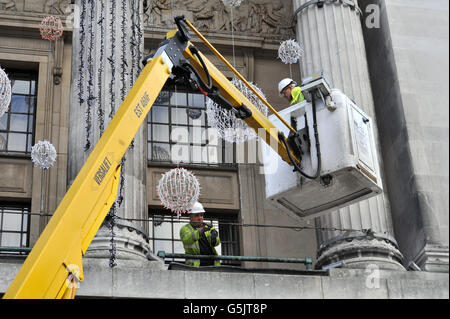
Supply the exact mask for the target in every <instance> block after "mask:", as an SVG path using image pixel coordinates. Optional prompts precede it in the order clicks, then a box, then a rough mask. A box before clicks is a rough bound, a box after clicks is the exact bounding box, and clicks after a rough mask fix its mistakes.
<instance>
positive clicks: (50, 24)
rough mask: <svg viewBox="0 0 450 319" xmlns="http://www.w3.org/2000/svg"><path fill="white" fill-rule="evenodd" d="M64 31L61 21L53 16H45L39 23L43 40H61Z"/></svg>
mask: <svg viewBox="0 0 450 319" xmlns="http://www.w3.org/2000/svg"><path fill="white" fill-rule="evenodd" d="M63 31H64V27H63V24H62V22H61V19H60V18H58V17H55V16H47V17H45V18H44V19H42V22H41V37H42V39H44V40H49V41H51V42H55V41H56V40H58V39H59V38H61V36H62V34H63Z"/></svg>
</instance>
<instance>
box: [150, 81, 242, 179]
mask: <svg viewBox="0 0 450 319" xmlns="http://www.w3.org/2000/svg"><path fill="white" fill-rule="evenodd" d="M161 92H162V93H167V92H170V97H169V99H168V101H166V102H160V103H158V99H157V100H156V101H155V103H154V105H153V107H167V114H168V115H167V117H168V121H167V122H157V121H154V117H153V112H154V111H155V109H154V108H153V107H152V109H151V110H150V112H149V114H148V116H147V147H148V151H147V160H148V165H149V166H150V165H151V166H155V165H156V166H173V165H177V163H175V162H173V161H171V160H158V159H155V158H154V157H153V150H154V146H160V145H165V146H168V147H169V157H170V152H171V151H172V147H173V146H174V145H179V146H188V147H189V162H184V161H183V162H181V163H180V164H181V165H183V167H190V168H212V169H224V170H233V171H236V170H237V164H236V147H235V145H234V144H231V143H228V144H229V145H227V143H226V142H225V141H223V140H221V139H220V137H219V136H217V140H218V145H211V146H208V145H209V144H208V142H209V141H203V140H202V143H201V144H196V143H194V141H192V140H191V136H192V134H193V129H194V128H199V129H200V130H201V131H202V135H203V133H204V131H205V130H208V129H210V128H211V126H209V122H208V119H207V115H206V100H205V97H204V96H203V95H202V94H200V93H195V92H191V91H189V90H187V89H186V88H183V87H177V88H176V89H175V88H174V86H168V85H166V86H165V87H164V89H163V90H162V91H161ZM174 93H176V94H184V95H185V97H186V103H185V104H187V105H184V104H183V105H181V104H180V105H173V104H172V102H171V100H172V96H173V94H174ZM191 94H192V95H197V96H202V97H203V100H204V102H205V103H204V105H203V106H189V97H190V95H191ZM189 109H201V110H202V112H203V114H202V116H203V117H204V123H201V126H194V123H193V120H192V119H191V118H189V116H187V114H186V116H185V118H186V120H187V122H186V124H179V123H178V122H179V121H176V122H177V123H176V122H175V121H174V118H173V112H174V110H181V111H182V112H183V111H186V112H187V110H189ZM202 122H203V121H202ZM153 125H159V126H166V127H168V130H169V132H168V134H169V136H168V141H158V140H156V139H155V137H154V134H153V131H152V132H150V130H153ZM174 128H186V129H187V130H188V133H189V141H188V143H180V142H174V141H172V139H171V134H172V132H173V129H174ZM205 142H206V143H205ZM230 146H231V147H230ZM194 147H201V148H202V150H203V149H204V147H216V148H217V152H218V159H217V163H214V162H210V159H209V152H207V156H208V158H207V160H208V162H193V161H192V150H193V149H194ZM230 151H231V152H232V154H231V156H230V154H229V153H227V152H230ZM227 157H232V162H231V163H227V162H226V159H227ZM230 159H231V158H230ZM202 160H203V159H202Z"/></svg>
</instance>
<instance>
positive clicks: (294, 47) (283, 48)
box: [278, 39, 303, 64]
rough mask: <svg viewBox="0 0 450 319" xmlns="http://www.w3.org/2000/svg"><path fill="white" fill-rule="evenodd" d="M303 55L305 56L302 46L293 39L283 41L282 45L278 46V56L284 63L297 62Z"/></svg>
mask: <svg viewBox="0 0 450 319" xmlns="http://www.w3.org/2000/svg"><path fill="white" fill-rule="evenodd" d="M302 56H303V48H302V46H301V45H300V44H299V43H298V42H297V41H295V40H293V39H290V40H286V41H283V42H281V45H280V47H279V48H278V58H279V59H280V60H281V62H283V63H284V64H294V63H297V62H298V61H299V60H300V59H301V57H302Z"/></svg>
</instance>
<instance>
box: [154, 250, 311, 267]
mask: <svg viewBox="0 0 450 319" xmlns="http://www.w3.org/2000/svg"><path fill="white" fill-rule="evenodd" d="M157 255H158V257H159V258H162V259H166V258H180V259H200V260H228V261H230V260H232V261H254V262H276V263H295V264H304V265H305V266H306V269H307V270H312V258H278V257H251V256H222V255H218V256H214V255H187V254H172V253H166V252H165V251H158V254H157Z"/></svg>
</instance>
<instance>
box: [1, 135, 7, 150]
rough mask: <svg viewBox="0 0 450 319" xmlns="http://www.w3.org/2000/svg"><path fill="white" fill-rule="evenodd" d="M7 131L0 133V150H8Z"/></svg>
mask: <svg viewBox="0 0 450 319" xmlns="http://www.w3.org/2000/svg"><path fill="white" fill-rule="evenodd" d="M6 137H7V134H6V133H0V151H6V141H7V140H6Z"/></svg>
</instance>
